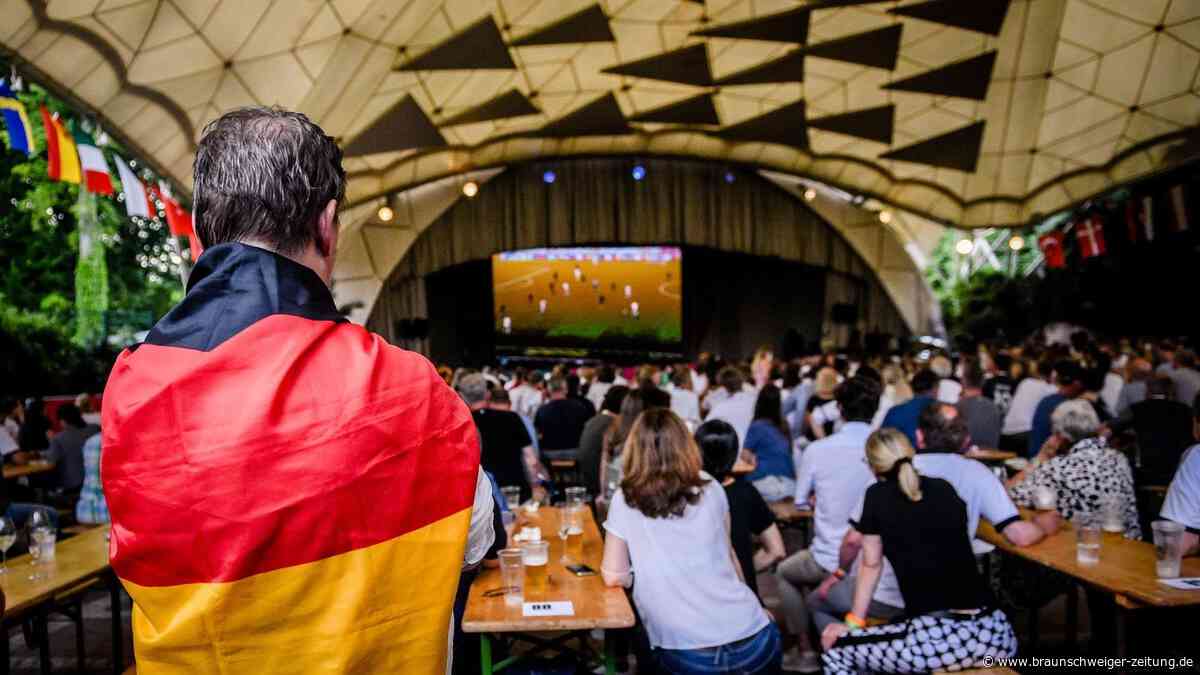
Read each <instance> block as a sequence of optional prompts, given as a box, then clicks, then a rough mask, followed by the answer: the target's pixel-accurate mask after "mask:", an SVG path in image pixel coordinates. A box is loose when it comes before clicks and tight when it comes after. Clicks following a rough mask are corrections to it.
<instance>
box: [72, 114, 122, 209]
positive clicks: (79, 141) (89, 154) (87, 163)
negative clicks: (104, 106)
mask: <svg viewBox="0 0 1200 675" xmlns="http://www.w3.org/2000/svg"><path fill="white" fill-rule="evenodd" d="M74 135H75V147H77V148H78V149H79V164H80V168H82V169H83V187H84V189H85V190H87V191H88V192H91V193H93V194H98V195H108V196H110V197H111V196H112V194H113V184H112V176H111V175H110V174H109V173H108V160H106V159H104V153H103V152H101V151H100V148H98V147H96V141H95V140H93V139H92V137H91V136H90V135H88V134H87V133H86V132H84V131H82V130H80V129H78V128H76V129H75V134H74Z"/></svg>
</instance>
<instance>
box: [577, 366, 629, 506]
mask: <svg viewBox="0 0 1200 675" xmlns="http://www.w3.org/2000/svg"><path fill="white" fill-rule="evenodd" d="M627 394H629V387H626V386H625V385H623V384H617V385H613V384H608V385H607V386H606V387H605V390H604V397H603V398H602V399H601V402H600V412H599V413H597V414H596V416H595V417H593V418H592V419H590V420H588V421H587V424H585V425H583V434H581V435H580V437H579V458H578V459H579V476H580V479H581V481H582V482H583V486H584V487H585V488H587V490H588V494H590V495H599V494H600V489H601V487H602V486H603V483H601V482H600V473H601V467H602V466H603V465H604V442H605V439H606V438H607V437H608V432H609V429H611V428H612V425H613V422H614V421H615V420H616V419H617V416H618V415H619V414H620V412H621V404H622V403H624V402H625V396H626V395H627Z"/></svg>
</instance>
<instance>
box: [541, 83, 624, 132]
mask: <svg viewBox="0 0 1200 675" xmlns="http://www.w3.org/2000/svg"><path fill="white" fill-rule="evenodd" d="M631 131H632V129H630V127H629V123H628V122H626V121H625V115H624V114H622V113H621V106H620V105H619V104H618V103H617V97H616V96H614V95H613V93H612V92H611V91H609V92H605V93H604V94H603V95H601V96H600V97H599V98H596V99H594V100H592V101H590V102H588V103H585V104H583V105H582V106H580V107H578V108H576V109H575V110H572V111H571V112H569V113H567V114H566V115H563V116H562V117H560V118H558V119H556V120H551V121H550V122H547V123H546V126H544V127H542V128H541V129H539V130H537V131H533V132H530V135H532V136H551V137H559V138H565V137H569V136H619V135H622V134H627V133H630V132H631Z"/></svg>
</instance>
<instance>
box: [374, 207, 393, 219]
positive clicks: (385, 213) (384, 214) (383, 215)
mask: <svg viewBox="0 0 1200 675" xmlns="http://www.w3.org/2000/svg"><path fill="white" fill-rule="evenodd" d="M378 215H379V219H380V220H382V221H383V222H385V223H387V222H390V221H391V220H392V217H393V216H395V215H396V214H395V212H393V211H392V208H391V207H390V206H381V207H379V213H378Z"/></svg>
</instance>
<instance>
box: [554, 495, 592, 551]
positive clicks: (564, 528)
mask: <svg viewBox="0 0 1200 675" xmlns="http://www.w3.org/2000/svg"><path fill="white" fill-rule="evenodd" d="M585 508H587V507H586V506H584V505H583V504H567V505H566V506H564V507H563V508H562V510H561V511H560V512H559V513H560V514H561V516H560V518H561V519H560V521H559V524H558V536H559V537H560V538H561V539H562V540H563V556H562V562H563V563H564V564H567V565H576V564H580V563H582V562H583V510H584V509H585Z"/></svg>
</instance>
